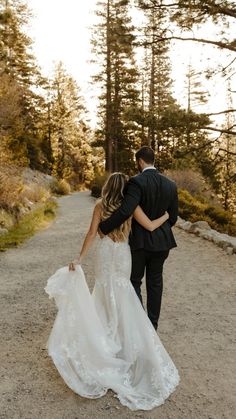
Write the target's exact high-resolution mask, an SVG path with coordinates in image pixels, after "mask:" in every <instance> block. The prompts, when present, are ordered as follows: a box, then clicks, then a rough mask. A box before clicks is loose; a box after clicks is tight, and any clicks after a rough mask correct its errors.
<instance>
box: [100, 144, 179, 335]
mask: <svg viewBox="0 0 236 419" xmlns="http://www.w3.org/2000/svg"><path fill="white" fill-rule="evenodd" d="M136 162H137V165H138V169H139V172H140V174H139V175H137V176H134V177H131V178H130V180H129V182H128V183H127V187H126V190H125V196H124V200H123V202H122V204H121V206H120V208H119V209H118V210H117V211H115V212H114V213H113V214H112V215H111V216H110V217H109V218H108V219H107V220H105V221H102V222H101V223H100V225H99V228H100V230H101V232H102V233H103V234H105V235H106V234H109V233H110V232H111V231H112V230H114V228H117V227H119V226H120V225H121V224H122V223H123V222H124V221H125V220H127V219H128V218H129V217H130V216H131V215H132V214H133V212H134V210H135V208H136V207H137V206H138V205H140V206H141V208H142V209H143V211H144V212H145V213H146V215H147V216H148V217H149V218H150V219H151V220H154V219H155V218H158V217H160V216H162V215H163V214H164V213H165V211H168V213H169V220H168V221H166V222H165V223H164V224H162V226H161V227H159V228H158V229H156V230H154V231H153V232H149V231H147V230H145V229H144V228H143V227H142V226H141V225H140V224H138V223H137V221H135V219H134V218H133V220H132V229H131V233H130V237H129V244H130V248H131V255H132V271H131V278H130V279H131V282H132V284H133V286H134V289H135V291H136V293H137V295H138V297H139V299H140V301H141V303H142V295H141V283H142V279H143V277H144V272H145V270H146V288H147V312H148V317H149V319H150V320H151V322H152V324H153V326H154V328H155V329H157V326H158V319H159V315H160V309H161V298H162V289H163V278H162V272H163V265H164V262H165V260H166V258H167V257H168V254H169V250H170V249H171V248H173V247H176V242H175V239H174V236H173V233H172V230H171V227H172V226H173V225H174V224H175V223H176V220H177V216H178V196H177V189H176V185H175V183H174V182H173V181H171V180H170V179H168V178H167V177H165V176H163V175H162V174H161V173H159V172H158V170H156V168H155V167H154V152H153V150H152V149H151V148H150V147H146V146H144V147H142V148H140V150H138V151H137V153H136Z"/></svg>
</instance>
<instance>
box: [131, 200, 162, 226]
mask: <svg viewBox="0 0 236 419" xmlns="http://www.w3.org/2000/svg"><path fill="white" fill-rule="evenodd" d="M133 216H134V218H135V220H136V221H137V222H138V223H139V224H141V226H142V227H144V228H145V229H146V230H148V231H153V230H155V229H156V228H158V227H160V226H161V225H162V224H163V223H164V222H165V221H167V220H168V218H169V214H168V212H165V214H164V215H162V217H159V218H156V219H155V220H153V221H151V220H150V218H148V217H147V216H146V214H145V213H144V212H143V210H142V208H141V207H140V206H139V205H138V206H137V208H136V209H135V211H134V214H133Z"/></svg>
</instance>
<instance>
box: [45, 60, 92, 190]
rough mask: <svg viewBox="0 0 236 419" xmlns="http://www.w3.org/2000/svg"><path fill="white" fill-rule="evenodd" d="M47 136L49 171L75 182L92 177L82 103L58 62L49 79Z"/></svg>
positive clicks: (76, 90)
mask: <svg viewBox="0 0 236 419" xmlns="http://www.w3.org/2000/svg"><path fill="white" fill-rule="evenodd" d="M48 109H49V118H50V120H49V123H48V126H49V127H50V131H49V135H50V142H51V146H52V150H53V174H55V175H56V176H57V177H59V178H66V179H71V178H73V177H74V176H75V175H76V176H77V178H78V182H84V181H86V180H88V179H89V178H90V177H91V176H92V172H93V170H92V160H91V156H90V155H91V146H90V142H89V139H90V136H91V135H90V133H89V129H88V127H87V124H86V122H85V115H84V111H85V108H84V105H83V101H82V98H81V96H80V93H79V88H78V86H77V84H76V82H75V80H74V79H73V78H72V77H71V76H69V75H68V74H67V72H66V70H65V68H64V66H63V64H62V63H61V62H60V63H58V65H57V66H56V68H55V74H54V78H53V80H52V82H51V97H50V103H49V108H48Z"/></svg>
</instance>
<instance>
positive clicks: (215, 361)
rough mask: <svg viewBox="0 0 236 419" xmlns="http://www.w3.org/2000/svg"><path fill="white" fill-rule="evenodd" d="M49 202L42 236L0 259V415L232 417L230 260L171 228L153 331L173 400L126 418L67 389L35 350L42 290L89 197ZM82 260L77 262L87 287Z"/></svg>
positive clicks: (41, 330) (44, 319)
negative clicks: (174, 244)
mask: <svg viewBox="0 0 236 419" xmlns="http://www.w3.org/2000/svg"><path fill="white" fill-rule="evenodd" d="M59 204H60V208H59V214H58V217H57V219H56V220H54V222H53V223H52V225H51V226H50V227H49V228H48V229H47V230H44V231H42V232H40V233H38V234H37V235H36V236H34V237H33V238H31V239H30V240H28V241H27V242H25V243H24V244H23V245H22V246H21V247H19V248H18V249H12V250H9V251H7V252H5V253H2V254H0V293H1V296H0V304H1V350H0V361H1V362H0V365H1V367H0V368H1V370H0V379H1V401H0V418H1V419H15V418H24V419H38V418H43V419H76V418H78V419H80V418H108V417H110V416H111V415H112V417H113V418H118V417H119V418H120V419H122V418H124V419H130V418H147V419H192V418H193V419H204V418H207V419H218V418H219V419H223V418H227V419H233V417H235V416H234V415H235V411H236V400H235V388H236V360H235V353H236V351H235V349H236V348H235V345H234V342H233V339H234V335H235V314H236V313H235V309H234V310H233V306H235V279H236V275H235V270H236V263H235V262H236V256H227V255H226V254H225V253H224V252H223V251H222V250H221V249H220V248H218V247H216V246H214V245H213V244H212V243H210V242H207V241H204V240H202V239H200V238H198V237H196V236H192V235H189V234H187V233H185V232H183V231H181V230H178V229H176V230H175V233H176V238H177V241H178V248H177V249H175V250H173V251H172V252H171V256H170V257H169V259H168V261H167V263H166V266H165V280H164V282H165V286H164V297H163V305H162V312H161V321H160V331H159V335H160V338H161V340H162V342H163V343H164V345H165V346H166V349H167V350H168V351H169V353H170V355H171V357H172V358H173V360H174V362H175V364H176V366H177V368H178V369H179V373H180V377H181V383H180V385H179V386H178V388H177V390H176V391H175V393H174V394H173V395H172V396H171V397H170V398H169V399H168V400H167V401H166V402H165V404H164V405H162V406H160V407H159V408H157V409H154V410H153V411H151V412H143V411H138V412H131V411H129V410H128V409H127V408H124V407H122V406H121V405H120V404H119V402H118V400H117V399H115V398H114V397H113V393H112V392H111V391H110V392H109V393H108V394H107V395H106V396H105V397H103V398H101V399H97V400H87V399H83V398H81V397H79V396H77V395H76V394H74V393H73V392H72V391H71V390H70V389H68V388H67V386H66V385H65V384H64V382H63V380H62V379H61V377H60V376H59V375H58V373H57V370H56V369H55V368H54V366H53V364H52V362H51V360H50V359H49V358H48V356H47V352H46V350H45V344H46V342H47V338H48V335H49V333H50V330H51V327H52V324H53V321H54V317H55V313H56V310H55V307H54V303H53V302H52V301H50V300H49V299H48V296H47V295H46V294H45V292H44V286H45V285H46V281H47V278H48V277H49V276H50V275H52V274H53V273H54V272H55V270H56V269H58V268H59V267H61V266H64V265H66V264H67V263H68V261H69V260H71V258H73V257H75V256H76V255H77V252H78V251H79V249H80V243H81V241H82V238H83V236H84V233H85V230H86V228H87V226H88V223H89V218H90V214H91V211H92V208H93V205H94V200H93V199H92V198H91V197H90V196H89V193H88V192H83V193H75V194H73V195H71V196H65V197H63V198H60V199H59ZM92 256H93V251H91V253H90V254H89V256H88V257H87V259H86V261H85V263H84V270H85V272H86V274H87V279H88V281H89V284H90V286H91V288H92V286H93V278H94V274H93V272H94V271H93V270H94V268H93V266H92ZM233 389H234V390H233Z"/></svg>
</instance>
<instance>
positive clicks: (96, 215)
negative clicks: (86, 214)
mask: <svg viewBox="0 0 236 419" xmlns="http://www.w3.org/2000/svg"><path fill="white" fill-rule="evenodd" d="M100 221H101V208H100V205H99V204H97V205H96V206H95V208H94V210H93V216H92V221H91V224H90V227H89V230H88V232H87V234H86V236H85V239H84V242H83V245H82V249H81V251H80V255H79V257H78V258H77V259H75V260H73V262H70V263H69V270H74V266H73V265H76V264H80V263H81V261H82V258H83V257H84V256H85V255H86V254H87V252H88V250H89V248H90V246H91V244H92V243H93V241H94V239H95V237H96V234H97V231H98V225H99V223H100Z"/></svg>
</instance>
